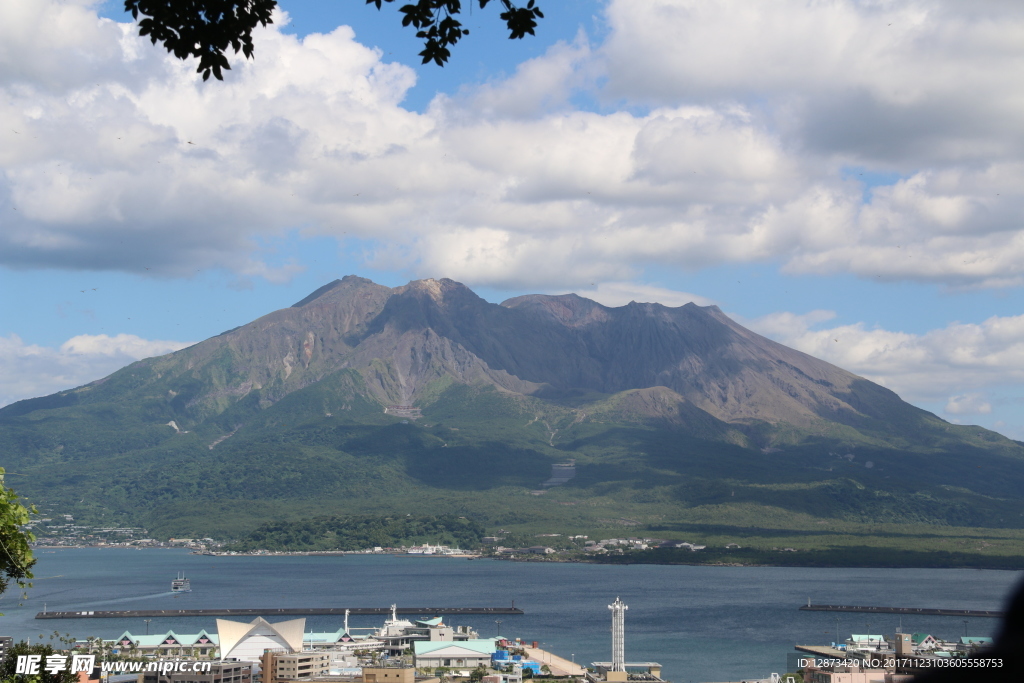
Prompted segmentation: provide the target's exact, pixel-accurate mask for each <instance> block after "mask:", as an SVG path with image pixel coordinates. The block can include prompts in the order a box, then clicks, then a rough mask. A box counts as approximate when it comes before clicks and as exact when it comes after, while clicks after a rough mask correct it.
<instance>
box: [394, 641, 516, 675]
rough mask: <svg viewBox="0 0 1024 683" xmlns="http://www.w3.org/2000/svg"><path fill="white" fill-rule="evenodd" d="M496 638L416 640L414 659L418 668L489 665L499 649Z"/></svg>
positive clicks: (473, 667)
mask: <svg viewBox="0 0 1024 683" xmlns="http://www.w3.org/2000/svg"><path fill="white" fill-rule="evenodd" d="M496 642H497V641H496V639H494V638H478V639H474V640H463V641H459V642H455V641H450V642H448V641H422V640H421V641H416V642H415V643H413V661H414V663H415V665H416V667H417V668H420V669H424V668H437V667H459V668H469V669H475V668H476V667H478V666H489V665H490V663H491V655H493V654H494V653H495V651H496V650H497V649H498V648H497V646H496V645H495V643H496Z"/></svg>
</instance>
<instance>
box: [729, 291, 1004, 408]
mask: <svg viewBox="0 0 1024 683" xmlns="http://www.w3.org/2000/svg"><path fill="white" fill-rule="evenodd" d="M832 317H833V314H832V313H831V312H830V311H814V312H811V313H808V314H805V315H794V314H792V313H776V314H772V315H768V316H764V317H761V318H757V319H755V320H748V321H744V324H746V325H747V326H748V327H750V328H751V329H753V330H754V331H756V332H759V333H761V334H764V335H765V336H768V337H771V338H773V339H775V340H776V341H779V342H781V343H783V344H786V345H787V346H791V347H793V348H795V349H798V350H800V351H803V352H805V353H808V354H810V355H812V356H816V357H818V358H821V359H823V360H827V361H829V362H830V363H833V364H835V365H838V366H839V367H841V368H845V369H846V370H849V371H851V372H854V373H856V374H858V375H861V376H863V377H866V378H868V379H870V380H872V381H874V382H878V383H879V384H881V385H883V386H886V387H888V388H889V389H892V390H893V391H895V392H896V393H898V394H899V395H900V396H901V397H903V398H904V399H906V400H909V401H911V402H945V404H946V411H947V412H948V413H951V414H956V415H978V414H987V413H990V412H992V404H991V402H990V401H989V400H988V399H986V398H985V396H984V393H985V390H987V389H992V388H995V387H1012V386H1015V385H1016V386H1019V385H1020V384H1021V382H1024V315H1020V316H1008V317H1000V316H995V317H992V318H989V319H988V320H985V321H984V322H982V323H979V324H965V323H952V324H950V325H948V326H946V327H944V328H942V329H936V330H931V331H929V332H926V333H924V334H909V333H906V332H894V331H890V330H884V329H877V328H876V329H868V328H866V327H865V326H864V325H863V324H860V323H858V324H856V325H841V326H837V327H831V328H824V329H815V328H816V327H818V326H819V325H820V324H822V323H824V322H826V321H828V320H830V319H831V318H832Z"/></svg>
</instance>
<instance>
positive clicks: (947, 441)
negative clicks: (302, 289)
mask: <svg viewBox="0 0 1024 683" xmlns="http://www.w3.org/2000/svg"><path fill="white" fill-rule="evenodd" d="M394 405H400V406H414V407H415V408H416V411H419V414H421V415H422V417H416V414H417V412H416V411H413V412H411V413H409V415H410V416H409V417H407V418H405V417H401V415H395V414H393V413H389V412H387V411H386V410H385V409H386V408H387V406H394ZM171 423H173V429H172V427H171V426H169V425H171ZM0 456H2V457H3V459H4V460H3V461H4V462H5V464H7V463H14V464H17V466H18V468H19V469H18V471H19V472H23V471H24V472H26V473H28V474H30V475H32V476H31V477H30V479H28V480H26V481H27V482H28V491H27V492H28V493H30V494H32V495H33V496H36V497H39V498H40V499H41V500H42V499H46V500H49V499H50V498H60V497H62V496H63V497H72V496H73V498H74V499H75V500H79V501H80V502H79V503H78V504H76V505H79V508H76V514H85V515H100V516H102V515H104V514H115V513H116V514H117V515H121V516H123V517H124V518H125V519H135V518H140V519H143V520H144V521H145V520H148V521H147V523H151V524H156V525H158V526H159V527H160V528H163V529H171V530H174V532H175V533H179V534H181V533H186V532H188V533H192V532H195V533H199V532H202V533H213V532H215V531H219V532H225V530H238V529H239V528H242V527H243V526H244V525H245V524H251V523H257V522H260V521H265V520H266V519H267V515H280V516H284V517H288V516H294V515H296V514H303V513H302V512H301V511H302V510H317V511H320V512H322V511H325V510H326V511H328V512H332V513H338V514H350V513H354V512H362V511H364V510H368V509H374V510H380V511H382V512H386V513H388V514H390V513H392V512H394V511H395V510H401V509H408V511H410V512H412V511H417V512H418V513H423V514H427V513H429V514H434V513H435V512H436V511H437V510H441V511H443V512H445V513H446V514H447V513H452V514H455V513H458V514H466V513H472V514H474V515H478V516H480V518H481V519H486V520H489V521H490V522H492V523H495V524H511V523H513V522H512V521H511V520H515V519H532V520H534V521H533V522H530V523H531V524H532V523H534V522H537V520H547V522H545V523H553V522H552V520H557V519H565V510H566V508H559V507H554V506H555V505H561V503H562V502H564V503H565V504H566V505H572V506H577V505H578V506H579V507H574V508H573V510H575V511H577V512H575V513H574V514H576V515H578V516H579V519H580V520H590V521H588V522H585V523H587V524H593V523H595V520H598V519H608V518H617V517H630V518H634V517H635V518H640V519H648V520H651V522H650V523H651V524H654V523H655V520H659V519H660V520H662V521H664V520H665V519H684V518H685V517H686V515H690V514H696V513H695V512H691V511H693V510H697V509H698V508H701V509H703V507H707V506H709V505H710V506H713V507H714V508H715V509H720V510H721V511H722V514H723V515H726V514H727V511H728V510H730V509H732V507H731V506H735V505H738V504H741V503H742V504H744V505H750V504H757V505H765V506H768V507H767V508H765V509H766V510H775V511H776V512H766V513H765V514H766V515H769V516H770V515H782V516H783V517H785V518H786V519H790V518H791V519H797V517H792V516H793V515H797V514H798V513H799V514H808V511H809V510H811V509H813V510H814V511H815V512H816V513H817V514H820V515H823V518H825V519H832V518H836V519H840V518H841V519H850V520H899V519H905V520H915V521H917V522H922V523H925V522H927V523H929V524H952V523H957V524H961V523H967V522H970V523H972V524H976V525H979V526H985V525H995V526H1011V527H1018V526H1024V493H1022V492H1024V448H1022V447H1021V444H1019V443H1017V442H1013V441H1010V440H1009V439H1006V438H1005V437H1002V436H1001V435H998V434H995V433H994V432H990V431H987V430H984V429H981V428H978V427H964V426H959V425H952V424H950V423H948V422H945V421H943V420H941V419H940V418H938V417H936V416H935V415H932V414H931V413H928V412H926V411H923V410H921V409H919V408H916V407H914V406H911V405H910V404H907V403H905V402H903V401H902V400H901V399H900V398H899V397H898V396H897V395H896V394H895V393H893V392H891V391H890V390H888V389H885V388H884V387H881V386H880V385H877V384H874V383H872V382H870V381H868V380H866V379H864V378H862V377H858V376H857V375H854V374H852V373H849V372H847V371H845V370H843V369H841V368H838V367H836V366H833V365H831V364H829V363H826V362H825V361H822V360H819V359H816V358H813V357H811V356H809V355H807V354H804V353H802V352H799V351H796V350H794V349H789V348H788V347H785V346H783V345H781V344H778V343H777V342H774V341H772V340H769V339H767V338H765V337H762V336H761V335H758V334H756V333H754V332H752V331H750V330H747V329H746V328H743V327H742V326H740V325H739V324H737V323H736V322H735V321H732V320H731V319H729V318H728V316H726V315H725V314H724V313H723V312H722V311H721V310H720V309H719V308H718V307H716V306H698V305H696V304H694V303H688V304H686V305H683V306H679V307H667V306H663V305H661V304H651V303H637V302H631V303H630V304H627V305H625V306H620V307H608V306H603V305H601V304H600V303H598V302H594V301H591V300H589V299H585V298H583V297H580V296H578V295H575V294H563V295H540V294H534V295H524V296H519V297H514V298H511V299H508V300H506V301H504V302H502V303H500V304H494V303H489V302H487V301H485V300H483V299H482V298H480V297H479V296H477V295H476V294H475V293H474V292H472V290H470V289H469V288H468V287H466V286H465V285H462V284H460V283H458V282H455V281H453V280H448V279H440V280H434V279H428V280H417V281H413V282H410V283H408V284H407V285H403V286H401V287H395V288H390V287H385V286H383V285H379V284H376V283H374V282H372V281H370V280H367V279H365V278H360V277H357V276H346V277H344V278H341V279H338V280H334V281H332V282H329V283H327V284H325V285H324V286H322V287H320V288H318V289H317V290H315V291H314V292H311V293H310V295H308V296H306V297H304V298H302V299H300V300H299V301H297V302H296V303H295V304H294V305H293V306H291V307H288V308H284V309H280V310H277V311H272V312H270V313H268V314H266V315H264V316H261V317H259V318H257V319H256V320H254V321H252V322H250V323H247V324H245V325H241V326H239V327H237V328H235V329H232V330H228V331H226V332H224V333H222V334H220V335H217V336H215V337H211V338H209V339H206V340H204V341H201V342H199V343H197V344H195V345H193V346H190V347H188V348H186V349H182V350H180V351H177V352H174V353H171V354H167V355H165V356H159V357H155V358H150V359H145V360H142V361H139V362H137V363H133V364H132V365H129V366H127V367H126V368H123V369H121V370H119V371H117V372H115V373H113V374H112V375H110V376H108V377H105V378H102V379H100V380H97V381H95V382H92V383H90V384H87V385H84V386H82V387H78V388H75V389H71V390H68V391H65V392H58V393H57V394H54V395H51V396H48V397H41V398H38V399H30V400H28V401H21V402H18V403H15V404H12V405H11V406H7V407H5V408H3V409H0ZM567 458H572V459H574V460H575V461H576V462H577V463H578V465H577V470H578V476H577V477H576V478H574V479H573V480H572V481H570V482H568V483H567V484H565V485H564V486H562V487H559V488H558V489H557V490H552V491H549V492H548V494H545V495H544V496H542V497H540V498H533V499H531V500H532V502H531V505H530V509H529V511H526V510H524V509H523V506H522V503H521V502H519V499H518V498H517V496H523V495H529V492H530V491H531V490H532V489H535V488H537V487H538V486H539V485H540V484H541V482H543V481H545V480H546V479H547V478H548V476H549V469H550V466H551V465H552V464H555V463H558V462H563V461H565V460H566V459H567ZM103 477H111V478H113V479H114V480H119V479H124V483H119V484H116V485H113V486H112V487H106V488H105V487H104V486H103V485H102V484H101V483H100V482H101V481H102V478H103ZM83 486H84V487H86V490H88V491H89V492H91V494H90V495H91V496H92V498H91V499H90V496H82V495H79V494H80V490H79V489H81V487H83ZM726 491H731V494H728V495H727V494H726V493H725V492H726ZM794 491H797V492H799V493H798V494H794V493H792V492H794ZM615 492H618V493H615ZM826 493H827V495H826ZM413 499H415V500H417V501H418V502H416V503H415V504H414V503H411V502H410V501H411V500H413ZM559 499H564V500H561V502H558V501H559ZM243 500H244V501H258V502H259V505H255V504H254V503H253V504H250V503H248V502H247V503H245V504H242V502H241V501H243ZM587 501H589V502H587ZM810 501H815V502H814V503H813V506H812V507H811V508H808V505H811V503H810ZM90 506H92V507H90ZM200 507H206V508H210V509H214V510H218V511H219V512H218V514H217V515H214V516H213V517H210V516H209V515H202V514H200V513H199V512H198V509H199V508H200ZM591 507H592V508H593V511H592V512H586V510H589V509H590V508H591ZM104 510H105V511H106V512H103V511H104ZM613 512H614V514H613ZM701 514H703V513H701ZM729 514H731V513H729ZM588 515H589V516H588ZM801 519H802V518H801ZM524 523H525V522H524ZM537 523H539V522H537ZM580 523H581V524H582V523H584V522H583V521H581V522H580ZM659 523H661V522H659ZM794 523H795V522H794ZM801 523H803V522H801Z"/></svg>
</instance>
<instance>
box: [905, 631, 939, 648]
mask: <svg viewBox="0 0 1024 683" xmlns="http://www.w3.org/2000/svg"><path fill="white" fill-rule="evenodd" d="M911 640H912V641H913V643H914V648H915V649H918V650H934V649H935V648H936V647H938V645H939V641H938V639H937V638H936V637H935V636H932V635H929V634H927V633H915V634H913V635H912V636H911Z"/></svg>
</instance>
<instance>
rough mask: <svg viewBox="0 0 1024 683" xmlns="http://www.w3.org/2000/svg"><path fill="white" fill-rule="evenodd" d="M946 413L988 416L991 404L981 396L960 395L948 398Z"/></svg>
mask: <svg viewBox="0 0 1024 683" xmlns="http://www.w3.org/2000/svg"><path fill="white" fill-rule="evenodd" d="M946 412H947V413H949V414H950V415H988V414H989V413H991V412H992V404H991V403H989V402H988V401H986V400H985V397H984V396H982V395H981V394H961V395H959V396H950V397H949V401H948V402H947V403H946Z"/></svg>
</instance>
